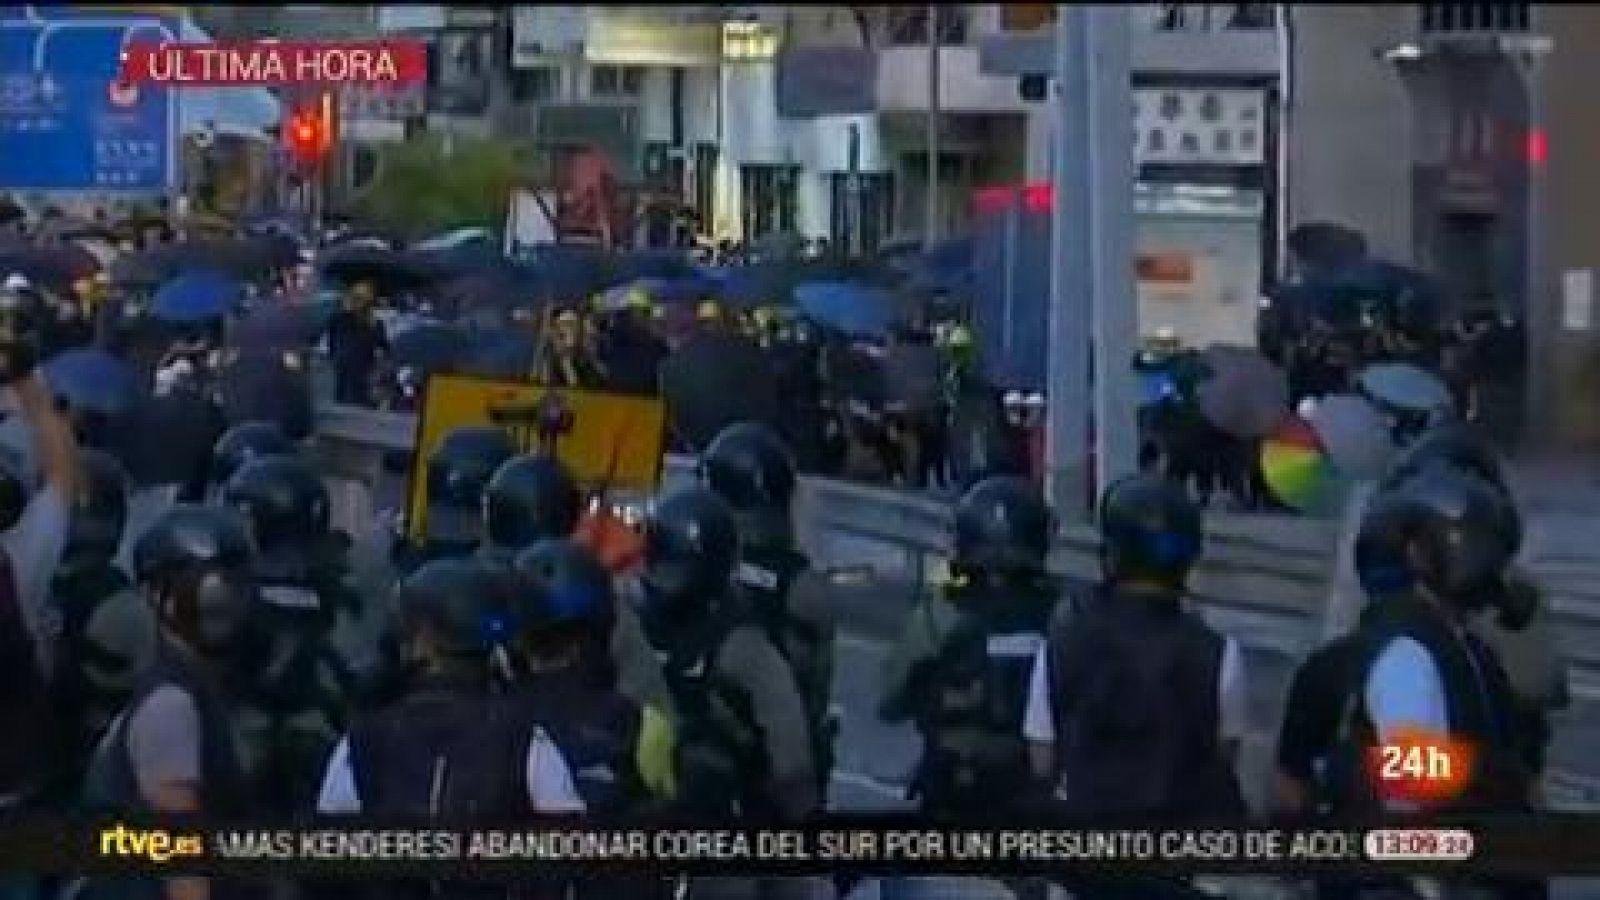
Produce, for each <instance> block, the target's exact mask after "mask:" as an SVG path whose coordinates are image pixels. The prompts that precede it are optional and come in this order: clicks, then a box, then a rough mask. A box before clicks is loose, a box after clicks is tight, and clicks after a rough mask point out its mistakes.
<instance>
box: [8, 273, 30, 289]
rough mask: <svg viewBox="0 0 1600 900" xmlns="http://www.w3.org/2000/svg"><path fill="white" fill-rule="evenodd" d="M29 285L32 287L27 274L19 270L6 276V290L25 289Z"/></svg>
mask: <svg viewBox="0 0 1600 900" xmlns="http://www.w3.org/2000/svg"><path fill="white" fill-rule="evenodd" d="M31 287H33V282H31V281H29V280H28V278H27V276H25V275H23V274H22V273H21V272H12V273H11V274H10V275H7V276H6V283H5V289H6V290H8V291H25V290H27V289H28V288H31Z"/></svg>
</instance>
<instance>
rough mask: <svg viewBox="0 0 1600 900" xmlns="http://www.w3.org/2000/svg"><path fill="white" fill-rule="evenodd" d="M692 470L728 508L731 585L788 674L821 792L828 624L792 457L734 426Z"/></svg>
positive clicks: (827, 752)
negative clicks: (806, 542) (798, 515)
mask: <svg viewBox="0 0 1600 900" xmlns="http://www.w3.org/2000/svg"><path fill="white" fill-rule="evenodd" d="M700 466H701V471H702V473H703V477H704V480H705V484H706V486H707V487H709V488H711V490H712V491H714V492H716V494H717V496H719V497H721V498H722V499H723V501H724V502H726V503H727V504H728V506H729V507H730V508H731V509H732V510H733V515H734V520H735V522H736V523H737V525H738V528H739V566H738V568H737V569H736V570H735V580H736V581H737V582H738V584H739V587H740V588H741V589H742V591H743V592H744V594H745V596H746V597H748V598H749V599H750V605H751V612H752V613H753V614H754V616H755V619H756V621H757V622H758V623H760V624H761V625H762V627H763V628H765V629H766V632H767V637H768V638H769V639H770V640H771V641H772V643H773V645H774V646H776V647H777V648H778V651H779V652H781V653H782V654H783V655H784V658H785V659H787V660H788V661H789V665H790V666H791V667H792V668H793V669H794V673H795V677H796V679H797V680H798V681H799V685H800V693H801V699H803V700H804V701H805V703H806V720H807V721H808V722H809V723H810V725H811V729H812V734H813V741H812V745H813V747H812V752H813V754H814V759H815V762H816V768H817V777H818V779H819V781H820V784H821V785H822V786H823V787H824V788H825V787H826V784H827V779H828V772H829V770H830V769H831V768H832V757H833V737H834V731H835V728H834V724H833V723H832V722H831V721H829V715H828V704H829V700H830V699H831V697H832V681H833V624H832V622H831V621H829V617H828V614H827V608H826V603H827V599H828V598H827V593H826V592H827V583H826V580H825V579H824V577H823V576H822V575H821V574H820V573H817V572H815V571H813V570H812V569H811V564H810V560H809V559H807V558H806V555H805V554H804V553H802V552H801V551H800V550H799V548H797V547H796V546H795V538H794V525H793V517H792V512H791V504H792V501H793V498H794V489H795V482H796V477H795V465H794V458H793V457H792V456H791V455H790V453H789V449H788V448H787V447H786V446H785V445H784V444H783V442H782V441H781V440H780V439H779V438H778V436H777V435H776V434H774V433H773V432H772V430H771V429H769V428H767V427H766V426H765V425H761V424H759V423H756V422H741V423H738V424H735V425H730V426H728V427H727V428H724V429H723V430H722V431H721V433H719V434H718V435H717V437H716V439H714V440H713V441H712V442H711V445H710V446H709V447H707V448H706V451H705V453H704V454H703V455H702V456H701V458H700Z"/></svg>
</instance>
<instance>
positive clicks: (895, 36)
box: [889, 6, 967, 46]
mask: <svg viewBox="0 0 1600 900" xmlns="http://www.w3.org/2000/svg"><path fill="white" fill-rule="evenodd" d="M937 9H938V10H939V43H940V44H944V45H956V44H965V43H966V42H967V9H966V8H965V7H962V6H939V7H937ZM889 43H891V44H894V45H896V46H906V45H914V44H926V43H928V8H927V7H926V6H891V7H889Z"/></svg>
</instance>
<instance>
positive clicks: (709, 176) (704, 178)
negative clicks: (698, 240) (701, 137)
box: [694, 143, 717, 234]
mask: <svg viewBox="0 0 1600 900" xmlns="http://www.w3.org/2000/svg"><path fill="white" fill-rule="evenodd" d="M716 188H717V145H716V144H703V143H702V144H695V145H694V211H695V216H696V217H697V221H698V223H699V233H701V234H706V233H708V232H709V231H710V225H711V222H712V219H713V217H714V216H715V215H716Z"/></svg>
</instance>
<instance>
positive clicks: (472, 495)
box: [424, 426, 517, 542]
mask: <svg viewBox="0 0 1600 900" xmlns="http://www.w3.org/2000/svg"><path fill="white" fill-rule="evenodd" d="M516 454H517V445H516V444H515V443H514V442H513V441H512V440H511V436H510V435H509V434H507V433H506V432H504V431H502V430H501V429H499V428H491V427H488V426H471V427H467V428H457V429H455V430H454V431H452V432H450V433H449V434H446V435H445V436H444V440H443V441H442V442H440V444H439V447H438V449H436V450H434V451H433V455H432V456H431V457H429V458H428V510H427V519H426V522H425V523H424V524H425V525H426V526H427V532H428V536H429V537H431V538H434V539H436V540H443V541H467V542H470V541H475V540H477V539H478V536H479V534H480V533H481V531H482V527H483V509H482V503H483V493H484V489H485V488H486V487H488V484H489V479H490V478H492V477H494V473H495V470H497V469H499V468H500V467H501V466H502V465H504V464H505V461H506V460H508V459H510V458H511V457H513V456H515V455H516Z"/></svg>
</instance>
